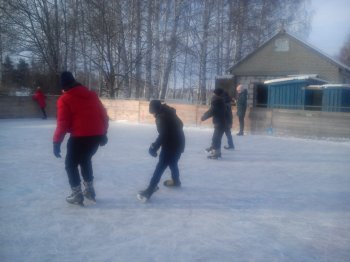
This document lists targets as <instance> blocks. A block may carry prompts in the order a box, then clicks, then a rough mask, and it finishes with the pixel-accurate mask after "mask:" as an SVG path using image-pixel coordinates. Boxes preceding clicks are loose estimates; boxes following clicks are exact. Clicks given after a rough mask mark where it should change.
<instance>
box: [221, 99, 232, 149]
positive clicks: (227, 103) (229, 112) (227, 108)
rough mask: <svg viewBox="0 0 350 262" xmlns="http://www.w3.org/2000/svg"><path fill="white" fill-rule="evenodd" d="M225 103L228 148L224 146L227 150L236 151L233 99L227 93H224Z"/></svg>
mask: <svg viewBox="0 0 350 262" xmlns="http://www.w3.org/2000/svg"><path fill="white" fill-rule="evenodd" d="M223 98H224V102H225V119H226V128H225V135H226V137H227V144H228V145H227V146H224V148H225V149H227V150H233V149H235V146H234V144H233V139H232V134H231V128H232V123H233V115H232V107H231V101H232V99H231V97H230V95H229V94H228V93H227V92H224V94H223Z"/></svg>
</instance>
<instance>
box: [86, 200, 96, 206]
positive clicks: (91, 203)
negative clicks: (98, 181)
mask: <svg viewBox="0 0 350 262" xmlns="http://www.w3.org/2000/svg"><path fill="white" fill-rule="evenodd" d="M84 204H85V205H88V206H92V205H96V200H95V199H89V198H85V199H84Z"/></svg>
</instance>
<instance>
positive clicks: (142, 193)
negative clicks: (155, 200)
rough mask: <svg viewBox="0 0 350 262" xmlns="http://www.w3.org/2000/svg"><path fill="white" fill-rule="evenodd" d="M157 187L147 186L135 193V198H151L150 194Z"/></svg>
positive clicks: (144, 199)
mask: <svg viewBox="0 0 350 262" xmlns="http://www.w3.org/2000/svg"><path fill="white" fill-rule="evenodd" d="M158 189H159V187H158V186H156V187H155V188H153V189H152V188H150V187H148V188H147V189H146V190H142V191H140V192H139V193H138V194H137V198H138V199H139V200H140V201H142V202H146V201H147V200H148V199H150V198H151V196H152V194H153V193H154V192H156V191H158Z"/></svg>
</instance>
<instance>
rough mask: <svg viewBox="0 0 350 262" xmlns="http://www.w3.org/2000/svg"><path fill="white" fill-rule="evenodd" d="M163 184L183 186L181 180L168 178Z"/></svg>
mask: <svg viewBox="0 0 350 262" xmlns="http://www.w3.org/2000/svg"><path fill="white" fill-rule="evenodd" d="M163 185H164V186H167V187H181V182H180V181H174V180H172V179H168V180H165V181H164V183H163Z"/></svg>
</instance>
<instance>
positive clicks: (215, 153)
mask: <svg viewBox="0 0 350 262" xmlns="http://www.w3.org/2000/svg"><path fill="white" fill-rule="evenodd" d="M219 157H221V150H220V149H213V150H212V151H210V154H209V156H208V158H209V159H218V158H219Z"/></svg>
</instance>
